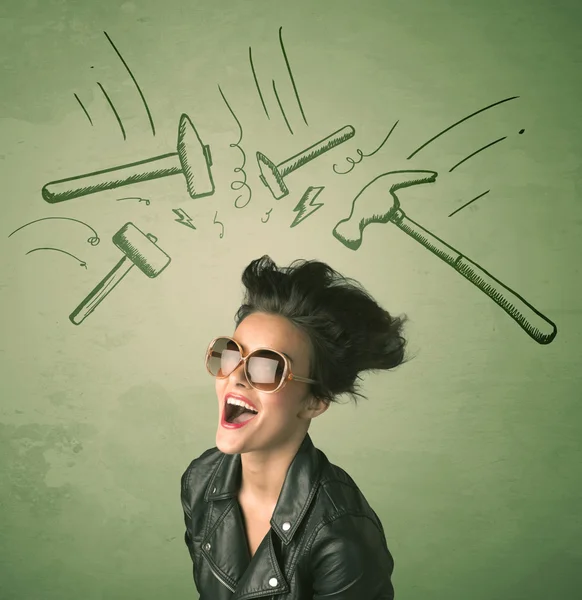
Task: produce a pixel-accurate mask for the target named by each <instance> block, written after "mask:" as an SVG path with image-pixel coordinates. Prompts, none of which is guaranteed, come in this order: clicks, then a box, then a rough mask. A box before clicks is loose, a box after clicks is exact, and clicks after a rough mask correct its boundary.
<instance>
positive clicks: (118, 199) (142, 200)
mask: <svg viewBox="0 0 582 600" xmlns="http://www.w3.org/2000/svg"><path fill="white" fill-rule="evenodd" d="M122 200H137V203H138V204H140V203H141V202H145V204H146V206H149V205H150V201H149V200H148V199H147V198H140V197H139V196H128V197H127V198H117V200H116V202H121V201H122Z"/></svg>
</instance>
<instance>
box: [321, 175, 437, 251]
mask: <svg viewBox="0 0 582 600" xmlns="http://www.w3.org/2000/svg"><path fill="white" fill-rule="evenodd" d="M436 178H437V173H436V171H420V170H418V171H413V170H410V171H390V172H388V173H383V174H382V175H378V177H376V178H375V179H372V181H370V183H368V184H366V185H365V186H364V188H363V189H362V190H361V191H360V193H359V194H358V195H357V196H356V197H355V198H354V199H353V201H352V210H351V211H350V214H349V216H348V217H347V218H345V219H342V220H341V221H340V222H339V223H338V224H337V225H336V226H335V227H334V229H333V232H332V233H333V235H334V237H335V238H336V239H338V240H339V241H340V242H341V243H342V244H343V245H344V246H345V247H346V248H349V249H350V250H357V249H358V248H359V247H360V246H361V244H362V237H363V233H364V229H365V228H366V227H367V226H368V225H369V224H370V223H388V222H390V221H394V222H398V213H399V212H401V211H400V210H399V209H400V200H399V199H398V196H397V195H396V191H397V190H401V189H403V188H407V187H410V186H412V185H419V184H421V183H433V182H434V181H436Z"/></svg>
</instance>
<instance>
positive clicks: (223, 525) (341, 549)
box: [181, 434, 394, 600]
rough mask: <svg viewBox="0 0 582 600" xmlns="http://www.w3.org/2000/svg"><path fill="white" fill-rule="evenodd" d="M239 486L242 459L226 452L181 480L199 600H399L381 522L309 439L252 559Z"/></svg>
mask: <svg viewBox="0 0 582 600" xmlns="http://www.w3.org/2000/svg"><path fill="white" fill-rule="evenodd" d="M240 477H241V460H240V454H234V455H228V454H223V453H222V452H220V451H219V450H218V449H217V448H211V449H210V450H207V451H206V452H204V453H203V454H202V455H201V456H200V457H199V458H197V459H195V460H193V461H192V463H191V464H190V466H189V467H188V469H187V470H186V471H185V473H184V474H183V475H182V480H181V482H182V492H181V498H182V507H183V509H184V520H185V523H186V533H185V537H184V539H185V542H186V545H187V547H188V550H189V551H190V556H191V558H192V561H193V575H194V583H195V584H196V588H197V590H198V593H199V594H200V600H227V599H228V600H251V599H255V598H262V599H263V600H320V599H321V600H324V599H325V600H392V599H393V598H394V589H393V587H392V582H391V575H392V571H393V568H394V561H393V559H392V556H391V554H390V552H389V550H388V547H387V545H386V538H385V535H384V530H383V528H382V524H381V523H380V520H379V519H378V516H377V515H376V513H375V512H374V511H373V510H372V508H371V507H370V505H369V504H368V502H367V501H366V499H365V498H364V496H363V494H362V492H361V491H360V490H359V489H358V487H357V485H356V484H355V483H354V481H353V480H352V478H351V477H350V476H349V475H348V474H347V473H346V472H345V471H344V470H343V469H341V468H339V467H337V466H335V465H333V464H331V463H330V462H329V460H328V459H327V457H326V456H325V454H324V453H323V452H321V450H318V449H317V448H315V446H314V445H313V443H312V441H311V438H310V436H309V434H307V435H306V436H305V438H304V440H303V442H302V444H301V446H300V448H299V450H298V452H297V454H296V455H295V458H294V459H293V462H292V463H291V465H290V467H289V470H288V471H287V476H286V478H285V482H284V484H283V488H282V489H281V493H280V495H279V500H278V502H277V505H276V507H275V510H274V512H273V516H272V518H271V529H270V530H269V532H268V534H267V535H266V536H265V538H264V539H263V541H262V542H261V544H260V546H259V547H258V549H257V551H256V553H255V555H254V556H253V557H252V559H251V557H250V553H249V550H248V545H247V538H246V533H245V528H244V521H243V516H242V511H241V508H240V505H239V503H238V500H237V492H238V489H239V485H240V481H241V479H240Z"/></svg>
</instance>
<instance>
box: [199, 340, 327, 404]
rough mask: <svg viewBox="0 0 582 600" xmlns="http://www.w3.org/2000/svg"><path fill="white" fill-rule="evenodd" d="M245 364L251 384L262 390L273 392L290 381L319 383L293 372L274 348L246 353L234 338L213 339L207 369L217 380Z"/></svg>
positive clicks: (209, 347)
mask: <svg viewBox="0 0 582 600" xmlns="http://www.w3.org/2000/svg"><path fill="white" fill-rule="evenodd" d="M241 363H243V365H244V372H245V376H246V378H247V381H248V382H249V385H250V386H251V387H253V388H254V389H256V390H258V391H260V392H267V393H273V392H277V391H278V390H280V389H281V388H282V387H283V386H284V385H285V384H286V383H287V382H288V381H301V382H304V383H317V381H315V380H313V379H308V378H307V377H298V376H297V375H293V373H291V367H290V365H289V359H288V358H287V357H286V356H285V355H283V354H281V353H280V352H277V351H276V350H271V349H270V348H257V349H256V350H253V351H252V352H250V353H249V354H248V355H247V356H243V353H242V348H241V347H240V346H239V345H238V343H237V342H236V341H235V340H233V339H232V338H230V337H218V338H215V339H213V340H212V341H211V342H210V345H209V346H208V350H207V352H206V369H207V370H208V372H209V373H210V374H211V375H212V376H214V377H216V378H217V379H226V378H227V377H228V376H229V375H230V374H231V373H232V372H233V371H234V370H235V369H237V368H238V367H239V365H240V364H241Z"/></svg>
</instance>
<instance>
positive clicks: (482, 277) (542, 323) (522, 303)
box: [333, 171, 557, 344]
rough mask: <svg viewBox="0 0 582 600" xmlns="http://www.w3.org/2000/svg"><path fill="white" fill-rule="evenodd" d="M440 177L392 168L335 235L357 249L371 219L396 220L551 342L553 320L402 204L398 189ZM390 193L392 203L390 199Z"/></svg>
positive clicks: (370, 187)
mask: <svg viewBox="0 0 582 600" xmlns="http://www.w3.org/2000/svg"><path fill="white" fill-rule="evenodd" d="M436 177H437V173H436V172H435V171H391V172H388V173H383V174H382V175H378V177H376V178H374V179H373V180H372V181H371V182H370V183H368V184H367V185H366V186H364V188H363V189H362V190H361V191H360V192H359V193H358V195H357V196H356V197H355V198H354V200H353V201H352V207H351V211H350V214H349V216H348V217H347V218H346V219H342V220H341V221H339V223H337V225H336V226H335V227H334V229H333V235H334V236H335V237H336V238H337V239H338V240H339V241H340V242H341V243H342V244H344V246H346V248H350V249H351V250H357V249H358V248H359V247H360V245H361V243H362V234H363V231H364V229H365V228H366V227H367V226H368V225H369V224H370V223H388V222H390V223H394V224H395V225H396V226H397V227H399V228H400V229H401V230H402V231H404V233H406V234H408V235H409V236H410V237H412V239H414V240H416V241H417V242H419V243H420V244H422V245H423V246H424V247H425V248H427V249H428V250H429V251H430V252H432V253H433V254H435V255H436V256H438V257H439V258H440V259H441V260H443V261H444V262H446V263H447V264H448V265H450V266H451V267H453V269H455V270H456V271H458V272H459V273H460V274H461V275H462V276H463V277H465V278H466V279H468V280H469V281H470V282H471V283H472V284H473V285H475V286H477V287H478V288H479V289H480V290H481V291H482V292H484V293H485V294H487V295H488V296H489V297H490V298H491V299H492V300H493V301H494V302H496V303H497V304H498V305H499V306H500V307H501V308H502V309H503V310H504V311H505V312H506V313H507V314H509V316H510V317H511V318H512V319H514V320H515V321H516V322H517V323H518V324H519V325H520V326H521V327H522V329H523V330H524V331H525V332H526V333H527V334H528V335H529V336H530V337H531V338H533V339H534V340H536V342H539V343H540V344H549V343H550V342H551V341H552V340H553V339H554V338H555V337H556V333H557V329H556V325H555V324H554V323H553V322H552V321H550V320H549V319H548V318H547V317H545V316H544V315H543V314H541V313H540V312H539V311H538V310H536V309H535V308H534V307H533V306H532V305H531V304H529V303H528V302H527V301H526V300H525V299H524V298H522V297H521V296H520V295H519V294H517V293H516V292H514V291H513V290H511V289H510V288H508V287H507V286H505V285H504V284H503V283H501V282H500V281H499V280H498V279H496V278H495V277H493V275H491V274H490V273H488V272H487V271H485V269H483V268H482V267H481V266H479V265H478V264H476V263H474V262H473V261H471V260H469V259H468V258H467V257H466V256H463V255H462V254H461V253H460V252H459V251H458V250H456V249H455V248H453V247H452V246H449V245H448V244H447V243H446V242H444V241H443V240H441V239H440V238H438V237H436V236H435V235H433V234H432V233H431V232H430V231H428V230H427V229H424V227H422V226H421V225H419V224H418V223H416V222H415V221H413V220H412V219H410V218H409V217H407V216H406V214H405V213H404V211H403V210H402V209H401V208H400V201H399V199H398V197H397V196H396V193H395V192H396V191H397V190H399V189H402V188H405V187H409V186H411V185H418V184H421V183H429V182H434V181H435V180H436ZM389 197H391V204H390V203H388V202H387V200H388V199H389Z"/></svg>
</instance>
